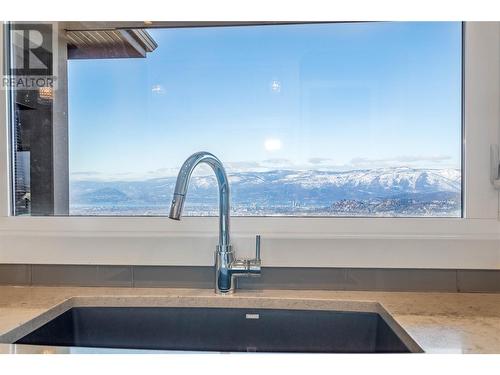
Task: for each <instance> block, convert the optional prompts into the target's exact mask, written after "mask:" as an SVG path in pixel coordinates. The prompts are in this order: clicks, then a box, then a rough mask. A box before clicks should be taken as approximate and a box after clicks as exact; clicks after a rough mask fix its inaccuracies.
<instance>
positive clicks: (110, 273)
mask: <svg viewBox="0 0 500 375" xmlns="http://www.w3.org/2000/svg"><path fill="white" fill-rule="evenodd" d="M213 278H214V274H213V267H177V266H175V267H174V266H105V265H102V266H96V265H39V264H37V265H35V264H33V265H30V264H0V285H48V286H107V287H111V286H112V287H171V288H207V289H211V288H213V286H214V279H213ZM238 288H240V289H256V290H259V289H316V290H373V291H418V292H489V293H498V292H500V270H448V269H381V268H281V267H264V268H263V269H262V275H261V277H260V278H259V277H256V278H241V279H238Z"/></svg>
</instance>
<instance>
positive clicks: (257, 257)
mask: <svg viewBox="0 0 500 375" xmlns="http://www.w3.org/2000/svg"><path fill="white" fill-rule="evenodd" d="M255 260H256V261H258V262H260V234H258V235H256V236H255Z"/></svg>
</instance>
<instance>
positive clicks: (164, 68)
mask: <svg viewBox="0 0 500 375" xmlns="http://www.w3.org/2000/svg"><path fill="white" fill-rule="evenodd" d="M147 32H148V33H149V35H150V36H151V38H152V39H153V40H154V41H155V42H156V44H157V48H156V49H154V50H153V51H151V52H148V53H147V54H145V57H142V56H139V57H136V58H110V57H106V58H84V59H70V60H69V61H68V101H69V108H68V113H69V214H71V215H167V214H168V208H169V204H170V200H171V196H172V191H173V187H174V185H175V179H176V175H177V172H178V170H179V167H180V166H181V164H182V162H183V161H184V160H185V159H186V158H187V157H188V156H189V155H191V154H192V153H194V152H196V151H201V150H204V151H210V152H212V153H213V154H215V155H217V156H218V157H219V158H220V159H221V160H222V161H223V162H224V164H225V166H226V168H227V171H228V174H229V178H230V182H231V189H232V190H231V193H232V197H231V200H232V214H233V215H240V216H262V215H271V216H460V215H461V143H462V142H461V85H462V82H461V69H462V68H461V64H462V61H461V54H462V51H461V48H462V47H461V45H462V39H461V24H460V23H455V22H451V23H450V22H437V23H428V22H416V23H412V22H393V23H386V22H380V23H333V24H303V25H274V26H244V27H204V28H181V29H151V30H148V31H147ZM24 164H28V167H29V163H24ZM24 164H23V163H21V164H20V165H24ZM216 191H217V185H216V180H215V178H214V177H213V176H212V172H211V171H210V170H208V169H206V168H205V169H204V168H203V167H201V168H199V169H198V172H197V173H196V174H195V176H194V177H193V180H192V183H191V186H190V189H189V192H188V197H187V200H186V207H185V213H186V214H187V215H197V216H198V215H216V214H217V192H216Z"/></svg>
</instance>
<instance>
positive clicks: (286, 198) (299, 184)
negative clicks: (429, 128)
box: [70, 168, 461, 215]
mask: <svg viewBox="0 0 500 375" xmlns="http://www.w3.org/2000/svg"><path fill="white" fill-rule="evenodd" d="M229 179H230V183H231V189H232V204H233V210H234V214H241V215H248V214H315V215H323V214H324V215H329V214H332V212H333V213H335V214H342V213H343V210H344V211H346V212H347V214H358V212H357V211H356V209H357V210H358V211H359V214H370V215H371V214H373V212H375V211H376V210H377V209H378V210H381V207H389V209H388V210H389V211H390V212H393V211H397V212H400V213H403V214H410V215H411V214H412V207H414V206H415V207H416V206H419V207H420V208H422V205H423V206H425V207H426V208H425V209H424V211H425V212H424V214H427V213H426V212H427V211H428V210H431V211H432V210H434V211H436V210H437V211H439V212H441V211H443V210H444V211H450V210H452V211H453V212H454V213H455V214H456V212H458V211H459V209H460V192H461V172H460V170H456V169H412V168H383V169H369V170H353V171H342V172H332V171H319V170H303V171H297V170H274V171H268V172H241V173H233V174H231V173H230V174H229ZM175 180H176V178H175V177H165V178H156V179H150V180H144V181H73V182H72V183H71V192H70V194H71V206H72V211H75V212H77V213H88V211H89V210H90V212H94V213H97V214H99V213H102V214H120V213H123V214H131V213H133V212H138V213H139V214H140V213H141V212H142V213H143V214H144V213H146V214H165V209H166V207H167V206H168V205H169V203H170V199H171V197H172V192H173V189H174V186H175ZM381 204H382V206H380V205H381ZM356 207H358V208H356ZM377 207H378V208H377ZM415 207H414V208H415ZM429 207H431V208H429ZM432 207H434V208H432ZM216 208H217V182H216V180H215V177H213V176H211V175H209V176H193V177H192V181H191V184H190V188H189V192H188V199H187V201H186V209H187V211H188V213H191V214H200V215H201V214H207V213H210V214H213V213H214V212H215V210H216ZM81 210H84V212H81ZM106 210H112V212H108V211H106ZM367 210H368V211H367ZM415 210H417V211H418V209H417V208H415ZM457 210H458V211H457ZM372 211H373V212H372ZM431 211H429V212H430V213H428V214H432V212H431ZM437 211H436V212H437ZM375 213H376V212H375Z"/></svg>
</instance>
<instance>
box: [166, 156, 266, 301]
mask: <svg viewBox="0 0 500 375" xmlns="http://www.w3.org/2000/svg"><path fill="white" fill-rule="evenodd" d="M200 163H205V164H208V165H209V166H210V167H211V168H212V170H213V171H214V173H215V176H216V177H217V183H218V186H219V244H218V245H217V248H216V250H215V292H216V293H218V294H228V293H232V292H234V289H235V285H234V284H235V277H240V276H259V275H260V270H261V262H260V236H259V235H257V236H256V238H255V258H254V259H235V255H234V251H233V248H232V246H231V241H230V235H229V211H230V194H229V180H228V178H227V175H226V170H225V169H224V166H223V165H222V162H221V161H220V160H219V159H218V158H217V157H215V156H214V155H212V154H211V153H209V152H205V151H201V152H196V153H194V154H193V155H191V156H190V157H189V158H187V160H186V161H185V162H184V164H183V165H182V167H181V169H180V171H179V175H178V176H177V182H176V184H175V190H174V197H173V198H172V205H171V206H170V214H169V217H170V218H171V219H174V220H180V218H181V214H182V209H183V207H184V201H185V200H186V193H187V189H188V185H189V180H190V178H191V174H192V173H193V170H194V169H195V168H196V166H197V165H198V164H200Z"/></svg>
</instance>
